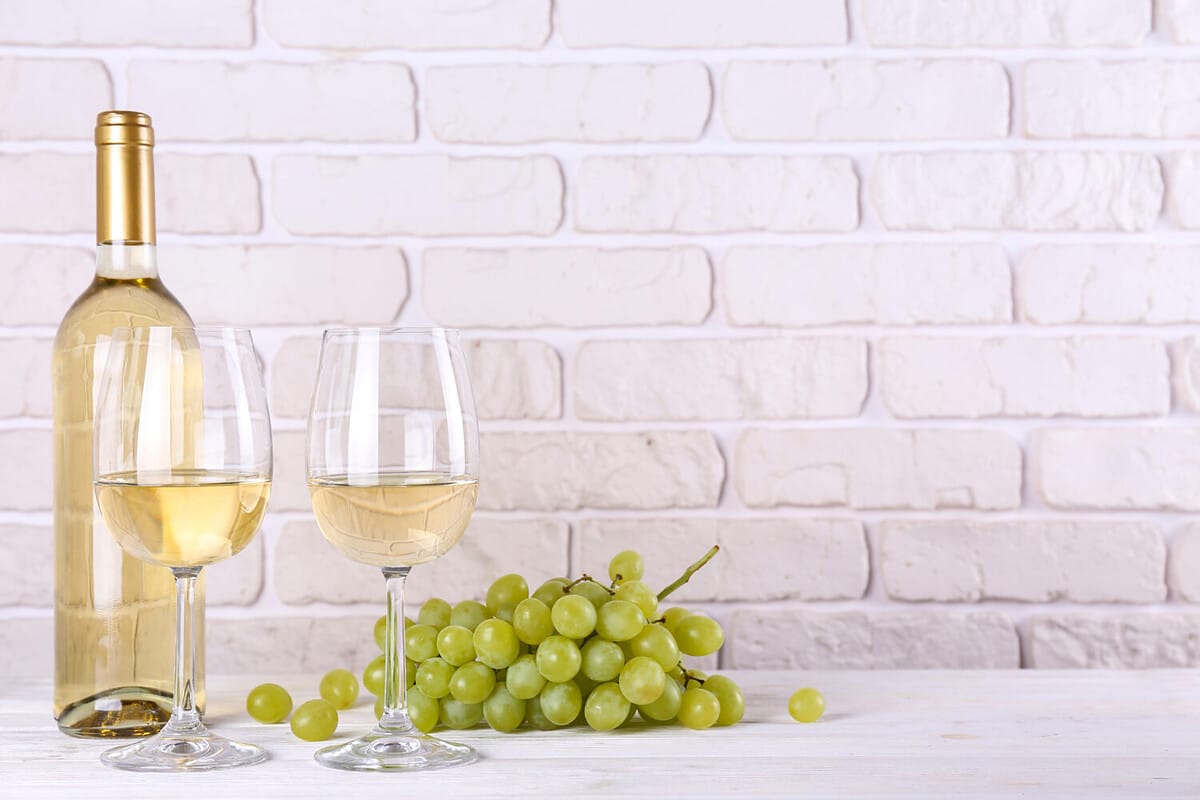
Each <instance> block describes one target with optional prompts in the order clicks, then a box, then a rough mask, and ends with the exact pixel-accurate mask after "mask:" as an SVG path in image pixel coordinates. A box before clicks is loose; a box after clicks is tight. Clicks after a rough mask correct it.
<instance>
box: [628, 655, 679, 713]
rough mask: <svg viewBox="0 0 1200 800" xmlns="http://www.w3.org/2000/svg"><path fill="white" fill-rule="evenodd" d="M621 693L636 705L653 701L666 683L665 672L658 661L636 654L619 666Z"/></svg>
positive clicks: (660, 694)
mask: <svg viewBox="0 0 1200 800" xmlns="http://www.w3.org/2000/svg"><path fill="white" fill-rule="evenodd" d="M619 680H620V686H621V694H623V695H625V699H626V700H628V701H629V702H631V703H636V704H637V705H639V706H641V705H645V704H646V703H653V702H654V701H655V700H657V699H658V698H659V697H661V696H662V693H663V691H664V689H665V688H666V685H667V673H666V672H665V671H664V670H663V668H662V667H661V666H659V664H658V662H657V661H655V660H654V659H652V658H647V657H646V656H636V657H634V658H633V659H631V660H630V661H629V662H628V663H627V664H626V665H625V666H624V667H622V668H621V677H620V679H619Z"/></svg>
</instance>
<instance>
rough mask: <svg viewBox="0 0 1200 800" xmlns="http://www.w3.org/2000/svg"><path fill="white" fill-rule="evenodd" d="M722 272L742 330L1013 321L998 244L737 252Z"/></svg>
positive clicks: (730, 309) (732, 317)
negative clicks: (780, 326)
mask: <svg viewBox="0 0 1200 800" xmlns="http://www.w3.org/2000/svg"><path fill="white" fill-rule="evenodd" d="M720 275H721V292H722V295H723V297H724V299H725V309H726V313H727V315H728V317H729V321H730V322H732V323H733V324H734V325H751V326H756V325H783V326H791V327H803V326H809V325H836V324H849V323H860V324H877V325H921V324H960V323H981V324H983V323H994V322H1008V321H1009V320H1011V319H1012V296H1011V291H1012V290H1011V286H1010V284H1011V281H1010V277H1009V271H1008V262H1007V260H1006V258H1005V255H1004V251H1003V249H1001V248H1000V247H999V246H998V245H992V244H949V245H943V244H877V245H859V244H831V245H818V246H815V247H731V248H729V250H727V251H726V253H725V258H724V260H723V261H722V264H721V273H720Z"/></svg>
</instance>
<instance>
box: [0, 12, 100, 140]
mask: <svg viewBox="0 0 1200 800" xmlns="http://www.w3.org/2000/svg"><path fill="white" fill-rule="evenodd" d="M2 8H3V3H0V9H2ZM6 22H7V20H6ZM3 35H4V34H3V33H0V36H3ZM51 97H53V98H54V101H53V102H47V98H51ZM112 105H113V99H112V81H111V80H109V77H108V70H107V69H105V68H104V63H103V62H102V61H93V60H90V59H89V60H84V59H80V60H67V59H49V58H45V59H43V58H36V59H35V58H0V139H34V140H36V139H90V138H91V136H92V130H93V128H94V126H95V124H96V118H95V117H94V116H92V113H91V112H90V110H89V109H99V108H111V107H112Z"/></svg>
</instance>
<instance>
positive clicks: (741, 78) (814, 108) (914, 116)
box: [721, 59, 1009, 141]
mask: <svg viewBox="0 0 1200 800" xmlns="http://www.w3.org/2000/svg"><path fill="white" fill-rule="evenodd" d="M1008 95H1009V92H1008V75H1007V74H1006V73H1005V71H1004V67H1003V66H1001V65H1000V64H999V63H997V62H995V61H982V60H975V59H955V60H953V61H951V60H944V61H941V60H939V61H933V60H905V61H870V60H866V59H840V60H836V61H735V62H734V63H732V64H730V65H729V68H728V69H726V70H725V73H724V76H723V77H722V81H721V105H722V115H723V117H724V120H725V127H726V128H727V129H728V131H729V135H730V136H732V137H733V138H734V139H740V140H745V141H812V140H816V141H839V140H853V139H867V140H879V141H896V140H905V139H991V138H998V137H1003V136H1006V135H1007V134H1008V107H1009V97H1008Z"/></svg>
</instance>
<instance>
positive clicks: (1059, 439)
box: [1032, 428, 1200, 511]
mask: <svg viewBox="0 0 1200 800" xmlns="http://www.w3.org/2000/svg"><path fill="white" fill-rule="evenodd" d="M1198 449H1200V429H1196V428H1110V429H1103V428H1088V429H1064V430H1043V431H1037V432H1036V433H1035V434H1034V437H1033V453H1034V456H1033V458H1034V461H1033V463H1034V465H1035V467H1036V469H1035V470H1034V471H1033V473H1032V475H1033V476H1034V478H1035V480H1036V483H1037V486H1038V487H1039V489H1040V490H1041V493H1042V497H1044V498H1045V500H1046V502H1047V503H1048V504H1049V505H1051V506H1053V507H1054V508H1094V509H1127V508H1140V509H1169V510H1173V511H1196V510H1200V462H1197V461H1196V452H1197V450H1198Z"/></svg>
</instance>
